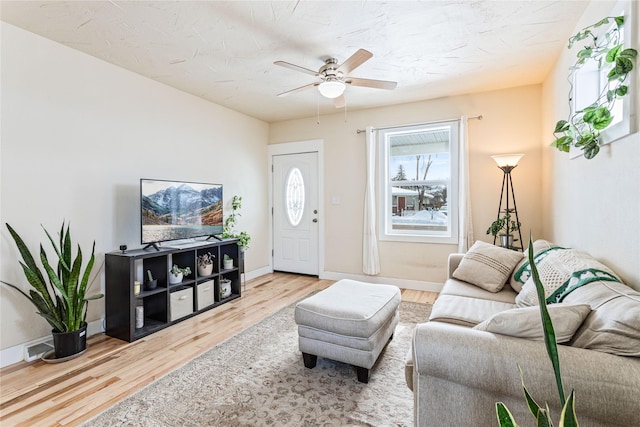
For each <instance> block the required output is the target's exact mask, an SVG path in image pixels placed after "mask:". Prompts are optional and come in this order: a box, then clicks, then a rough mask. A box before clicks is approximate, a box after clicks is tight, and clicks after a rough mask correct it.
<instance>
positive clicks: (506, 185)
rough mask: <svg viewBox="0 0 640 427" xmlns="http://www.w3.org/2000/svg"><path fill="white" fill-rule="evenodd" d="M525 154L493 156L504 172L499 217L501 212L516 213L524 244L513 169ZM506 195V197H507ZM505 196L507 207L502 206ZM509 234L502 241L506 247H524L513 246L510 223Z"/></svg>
mask: <svg viewBox="0 0 640 427" xmlns="http://www.w3.org/2000/svg"><path fill="white" fill-rule="evenodd" d="M522 156H524V154H501V155H495V156H491V157H492V158H493V160H495V161H496V163H497V164H498V167H499V168H500V169H501V170H502V172H503V173H504V176H503V177H502V190H501V191H500V204H499V205H498V217H497V219H500V214H501V213H504V214H509V215H511V214H515V217H516V221H515V222H516V224H518V237H519V238H520V243H521V244H522V232H521V231H520V226H519V224H520V220H519V218H518V208H517V207H516V196H515V194H514V192H513V181H512V180H511V171H512V170H513V169H514V168H515V167H516V166H518V162H519V161H520V159H521V158H522ZM509 194H511V201H512V202H513V207H511V205H510V203H509V201H510V199H509ZM505 196H506V197H505ZM503 198H504V199H505V200H506V204H505V208H504V209H503V208H502V200H503ZM506 230H507V234H506V235H503V236H504V241H502V242H500V243H501V245H500V246H503V247H505V248H511V249H522V248H518V247H514V246H513V236H512V235H511V231H510V228H509V224H507V229H506ZM497 237H498V236H497V234H496V235H495V236H493V244H494V245H495V244H496V239H497Z"/></svg>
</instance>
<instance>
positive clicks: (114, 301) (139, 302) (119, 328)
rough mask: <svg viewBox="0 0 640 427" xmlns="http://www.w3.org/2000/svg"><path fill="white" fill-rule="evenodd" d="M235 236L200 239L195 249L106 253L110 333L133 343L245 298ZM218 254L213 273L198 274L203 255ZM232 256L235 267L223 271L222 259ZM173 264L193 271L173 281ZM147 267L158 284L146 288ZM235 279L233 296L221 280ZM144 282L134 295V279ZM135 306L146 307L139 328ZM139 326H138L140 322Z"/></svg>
mask: <svg viewBox="0 0 640 427" xmlns="http://www.w3.org/2000/svg"><path fill="white" fill-rule="evenodd" d="M239 249H240V248H239V247H238V240H237V239H225V240H223V241H217V240H212V241H207V242H206V243H204V242H198V244H197V245H195V246H192V247H180V248H167V247H160V248H159V250H156V249H154V248H150V249H136V250H131V251H126V252H121V251H114V252H110V253H108V254H106V255H105V259H106V261H105V264H106V270H105V271H106V273H105V288H106V292H105V309H106V333H107V335H109V336H111V337H114V338H119V339H122V340H125V341H129V342H132V341H135V340H138V339H140V338H143V337H145V336H147V335H149V334H152V333H154V332H157V331H159V330H162V329H164V328H166V327H168V326H171V325H173V324H174V323H178V322H181V321H182V320H185V319H188V318H189V317H193V316H195V315H197V314H199V313H202V312H204V311H207V310H211V309H212V308H215V307H218V306H219V305H222V304H226V303H227V302H230V301H233V300H234V299H236V298H240V296H241V277H240V276H241V270H240V268H239V266H241V265H243V261H244V260H243V259H242V257H243V255H244V254H243V253H242V251H240V250H239ZM206 253H211V255H213V256H214V260H213V271H212V273H211V274H203V275H200V274H199V273H200V272H199V271H198V264H197V259H198V256H199V255H203V254H206ZM225 255H227V256H229V257H230V258H231V259H233V265H234V268H232V269H223V268H222V259H223V257H224V256H225ZM173 264H177V265H178V266H179V267H180V268H185V267H189V268H190V269H191V274H190V275H188V276H186V277H184V278H183V280H182V282H181V283H177V284H170V283H169V270H171V267H172V266H173ZM147 271H150V272H151V274H152V276H153V278H154V279H156V280H157V287H156V288H155V289H152V290H146V289H145V284H146V282H147ZM225 280H229V281H230V282H231V295H229V296H226V297H225V296H224V295H223V294H222V292H221V290H222V289H221V281H225ZM136 281H138V282H140V293H139V294H137V295H136V294H135V293H134V282H136ZM137 307H142V308H141V310H142V311H143V313H144V314H143V319H144V322H143V325H142V326H141V327H136V311H137V310H138V309H137ZM138 326H139V325H138Z"/></svg>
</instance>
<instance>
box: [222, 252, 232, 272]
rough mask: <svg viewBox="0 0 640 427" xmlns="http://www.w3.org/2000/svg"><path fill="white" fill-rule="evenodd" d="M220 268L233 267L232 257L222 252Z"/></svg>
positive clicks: (227, 268)
mask: <svg viewBox="0 0 640 427" xmlns="http://www.w3.org/2000/svg"><path fill="white" fill-rule="evenodd" d="M222 268H224V269H225V270H231V269H232V268H233V259H232V258H231V257H230V256H229V255H227V254H224V258H223V260H222Z"/></svg>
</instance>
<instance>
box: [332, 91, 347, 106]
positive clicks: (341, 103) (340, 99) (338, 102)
mask: <svg viewBox="0 0 640 427" xmlns="http://www.w3.org/2000/svg"><path fill="white" fill-rule="evenodd" d="M346 103H347V100H346V99H345V98H344V94H343V95H340V96H339V97H337V98H333V105H335V106H336V108H342V107H344V106H345V104H346Z"/></svg>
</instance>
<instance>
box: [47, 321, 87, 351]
mask: <svg viewBox="0 0 640 427" xmlns="http://www.w3.org/2000/svg"><path fill="white" fill-rule="evenodd" d="M52 334H53V347H54V349H55V354H56V359H62V358H63V357H69V356H73V355H74V354H76V353H80V352H81V351H85V350H86V349H87V324H86V323H85V325H84V326H83V327H82V328H81V329H78V330H77V331H71V332H52Z"/></svg>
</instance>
